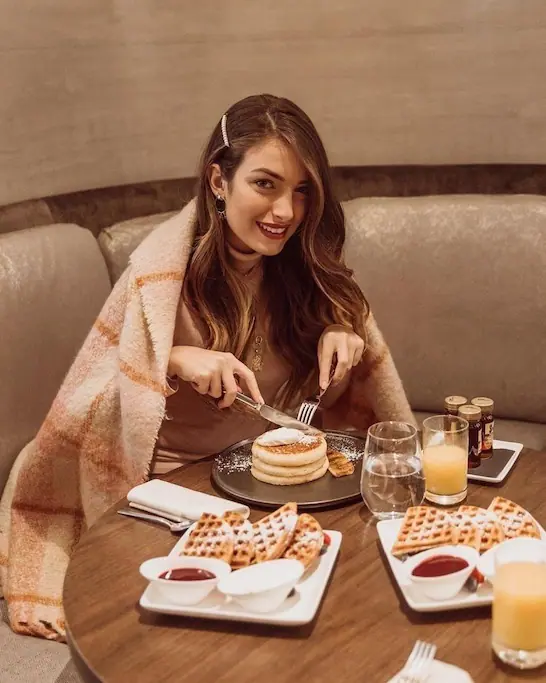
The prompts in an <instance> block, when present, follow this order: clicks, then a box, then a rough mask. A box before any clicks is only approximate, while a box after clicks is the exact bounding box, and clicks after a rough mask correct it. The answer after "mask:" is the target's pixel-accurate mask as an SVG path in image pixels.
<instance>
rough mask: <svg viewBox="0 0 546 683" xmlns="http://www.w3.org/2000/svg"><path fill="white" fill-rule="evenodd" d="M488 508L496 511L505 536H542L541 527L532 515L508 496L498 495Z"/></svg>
mask: <svg viewBox="0 0 546 683" xmlns="http://www.w3.org/2000/svg"><path fill="white" fill-rule="evenodd" d="M488 510H489V511H490V512H493V513H495V515H496V516H497V518H498V520H499V522H500V525H501V526H502V529H503V531H504V536H505V538H507V539H508V538H518V537H520V536H526V537H528V538H540V529H539V528H538V525H537V523H536V522H535V520H534V519H533V517H532V515H531V514H530V513H529V512H527V510H526V509H525V508H523V507H521V505H518V504H517V503H514V501H512V500H508V498H503V497H502V496H496V497H495V498H493V500H492V501H491V503H490V505H489V508H488Z"/></svg>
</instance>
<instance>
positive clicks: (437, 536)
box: [391, 505, 456, 557]
mask: <svg viewBox="0 0 546 683" xmlns="http://www.w3.org/2000/svg"><path fill="white" fill-rule="evenodd" d="M455 542H456V530H455V527H454V526H453V525H452V524H451V520H450V517H449V514H448V513H447V512H444V511H443V510H438V509H436V508H432V507H427V506H426V505H418V506H415V507H410V508H408V509H407V511H406V515H405V517H404V519H403V521H402V526H401V527H400V531H399V532H398V536H397V537H396V540H395V542H394V545H393V547H392V550H391V552H392V554H393V555H395V556H396V557H400V556H402V555H412V554H414V553H418V552H421V550H428V549H429V548H436V547H437V546H440V545H452V544H453V543H455Z"/></svg>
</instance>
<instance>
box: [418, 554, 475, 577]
mask: <svg viewBox="0 0 546 683" xmlns="http://www.w3.org/2000/svg"><path fill="white" fill-rule="evenodd" d="M466 567H468V562H467V561H466V560H465V559H464V558H462V557H456V556H455V555H434V556H433V557H429V558H428V559H426V560H423V561H422V562H421V563H420V564H418V565H417V566H416V567H415V568H414V569H413V571H412V572H411V573H412V575H413V576H420V577H427V578H428V577H432V576H447V575H448V574H455V572H460V571H461V569H465V568H466Z"/></svg>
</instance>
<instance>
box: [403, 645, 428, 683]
mask: <svg viewBox="0 0 546 683" xmlns="http://www.w3.org/2000/svg"><path fill="white" fill-rule="evenodd" d="M436 649H437V648H436V645H432V644H431V643H425V642H423V641H422V640H418V641H417V642H416V643H415V645H414V646H413V650H412V651H411V652H410V655H409V657H408V659H407V661H406V663H405V664H404V666H403V668H402V671H401V672H400V674H399V675H398V678H397V679H396V680H397V683H425V681H426V679H427V676H428V673H429V671H430V667H431V665H432V662H433V661H434V655H435V654H436Z"/></svg>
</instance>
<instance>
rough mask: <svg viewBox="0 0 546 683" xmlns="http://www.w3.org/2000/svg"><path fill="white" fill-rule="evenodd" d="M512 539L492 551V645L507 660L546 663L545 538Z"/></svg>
mask: <svg viewBox="0 0 546 683" xmlns="http://www.w3.org/2000/svg"><path fill="white" fill-rule="evenodd" d="M518 540H522V541H523V540H524V542H523V543H521V544H519V545H518V547H517V548H516V546H515V545H514V544H513V542H512V541H508V542H507V543H505V544H502V545H500V546H499V547H498V548H497V550H496V551H495V577H494V579H493V631H492V646H493V651H494V652H495V654H496V655H497V656H498V657H499V659H501V660H502V661H503V662H505V663H506V664H510V665H511V666H514V667H516V668H518V669H534V668H536V667H538V666H541V665H542V664H546V542H544V541H539V540H537V539H518Z"/></svg>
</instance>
